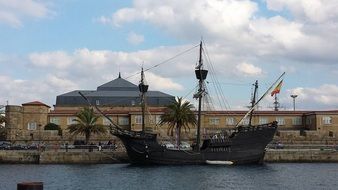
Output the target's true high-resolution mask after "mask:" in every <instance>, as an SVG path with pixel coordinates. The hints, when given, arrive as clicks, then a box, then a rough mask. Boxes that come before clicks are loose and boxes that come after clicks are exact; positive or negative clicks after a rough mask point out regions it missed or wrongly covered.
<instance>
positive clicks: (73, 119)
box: [67, 117, 77, 125]
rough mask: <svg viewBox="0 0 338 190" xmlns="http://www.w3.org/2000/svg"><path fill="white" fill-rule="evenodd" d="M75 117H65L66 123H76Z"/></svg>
mask: <svg viewBox="0 0 338 190" xmlns="http://www.w3.org/2000/svg"><path fill="white" fill-rule="evenodd" d="M75 119H76V117H68V118H67V125H71V124H76V123H77V122H76V121H75Z"/></svg>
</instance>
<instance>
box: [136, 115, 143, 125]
mask: <svg viewBox="0 0 338 190" xmlns="http://www.w3.org/2000/svg"><path fill="white" fill-rule="evenodd" d="M135 123H136V124H142V115H136V116H135Z"/></svg>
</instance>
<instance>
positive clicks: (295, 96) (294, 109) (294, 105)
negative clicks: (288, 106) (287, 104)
mask: <svg viewBox="0 0 338 190" xmlns="http://www.w3.org/2000/svg"><path fill="white" fill-rule="evenodd" d="M297 96H298V95H296V94H292V95H291V98H293V111H296V98H297Z"/></svg>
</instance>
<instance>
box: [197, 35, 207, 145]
mask: <svg viewBox="0 0 338 190" xmlns="http://www.w3.org/2000/svg"><path fill="white" fill-rule="evenodd" d="M202 51H203V47H202V41H201V43H200V52H199V61H198V65H197V67H196V68H195V75H196V78H197V79H198V80H199V81H198V87H199V88H198V92H197V93H196V94H194V98H198V117H197V137H196V149H197V151H199V150H200V141H201V135H200V133H201V109H202V97H203V93H204V91H205V89H204V80H205V79H206V78H207V74H208V71H207V70H204V69H203V59H202Z"/></svg>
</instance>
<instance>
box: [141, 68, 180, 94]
mask: <svg viewBox="0 0 338 190" xmlns="http://www.w3.org/2000/svg"><path fill="white" fill-rule="evenodd" d="M146 77H147V81H149V85H151V88H152V89H155V90H162V91H163V90H167V89H172V90H183V86H182V85H180V84H177V83H175V82H173V81H172V79H170V78H167V77H162V76H159V75H156V74H154V73H152V72H147V76H146Z"/></svg>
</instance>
